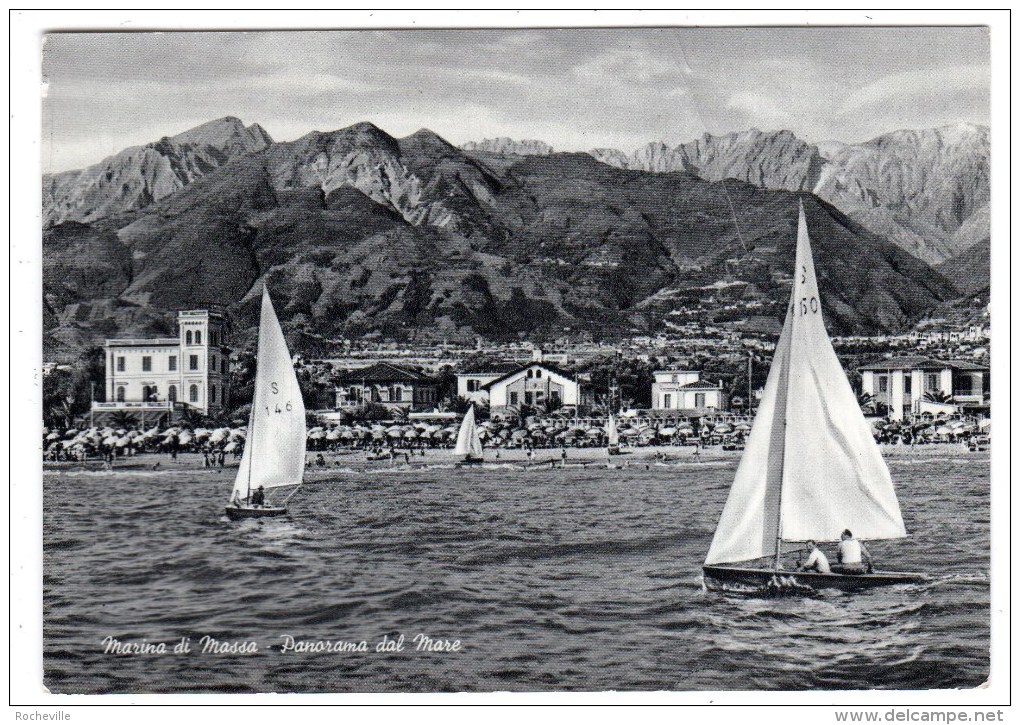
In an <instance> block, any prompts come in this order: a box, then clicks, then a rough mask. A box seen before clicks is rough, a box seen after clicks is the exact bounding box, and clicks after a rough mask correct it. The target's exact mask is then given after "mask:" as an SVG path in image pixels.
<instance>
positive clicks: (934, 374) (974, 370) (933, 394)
mask: <svg viewBox="0 0 1020 725" xmlns="http://www.w3.org/2000/svg"><path fill="white" fill-rule="evenodd" d="M858 370H859V371H860V373H861V389H862V392H864V393H865V394H867V395H870V396H871V399H872V400H873V401H874V402H876V403H882V404H884V405H885V406H886V407H887V408H888V411H889V417H890V418H891V419H892V420H902V419H903V417H904V416H905V415H906V414H917V413H923V412H925V411H926V410H928V411H929V412H935V413H938V412H956V411H963V410H965V409H971V410H973V411H974V412H982V411H986V410H987V408H988V403H987V402H986V397H985V396H986V393H987V392H988V391H989V390H990V382H991V381H990V379H989V369H988V368H987V367H985V366H984V365H977V364H975V363H972V362H968V361H966V360H946V361H943V360H936V359H934V358H930V357H923V356H908V357H894V358H887V359H884V360H877V361H875V362H872V363H868V364H867V365H862V366H861V367H860V368H858Z"/></svg>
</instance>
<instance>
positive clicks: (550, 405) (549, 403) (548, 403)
mask: <svg viewBox="0 0 1020 725" xmlns="http://www.w3.org/2000/svg"><path fill="white" fill-rule="evenodd" d="M562 407H563V401H562V400H560V399H559V398H558V397H557V398H552V397H550V398H546V400H545V401H544V403H543V405H542V411H543V412H544V413H545V414H546V415H550V414H552V413H555V412H556V411H557V410H559V409H560V408H562Z"/></svg>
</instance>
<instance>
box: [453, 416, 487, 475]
mask: <svg viewBox="0 0 1020 725" xmlns="http://www.w3.org/2000/svg"><path fill="white" fill-rule="evenodd" d="M453 452H454V453H455V454H456V455H458V456H461V457H463V459H464V460H463V461H461V463H481V462H482V460H483V453H482V439H481V438H480V437H479V436H478V427H477V426H476V425H475V406H473V405H472V406H470V407H468V412H467V413H466V414H465V415H464V420H463V421H461V424H460V432H459V433H458V434H457V447H456V448H455V449H454V451H453Z"/></svg>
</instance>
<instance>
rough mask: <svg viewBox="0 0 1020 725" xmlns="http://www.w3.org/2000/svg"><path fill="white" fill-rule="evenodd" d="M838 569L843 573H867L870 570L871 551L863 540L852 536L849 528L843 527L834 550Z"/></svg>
mask: <svg viewBox="0 0 1020 725" xmlns="http://www.w3.org/2000/svg"><path fill="white" fill-rule="evenodd" d="M836 560H837V561H838V562H839V571H840V572H841V573H843V574H867V573H870V572H871V553H870V552H869V551H868V548H867V547H866V546H865V545H864V542H863V541H858V540H857V539H855V538H854V535H853V532H851V531H850V529H843V533H842V534H841V535H840V537H839V549H838V550H837V551H836Z"/></svg>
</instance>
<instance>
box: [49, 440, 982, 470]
mask: <svg viewBox="0 0 1020 725" xmlns="http://www.w3.org/2000/svg"><path fill="white" fill-rule="evenodd" d="M880 449H881V451H882V455H883V456H884V457H885V458H887V459H899V458H938V457H945V456H953V457H956V456H968V457H970V456H973V457H987V456H988V455H989V453H988V452H979V453H974V452H971V451H969V450H968V449H967V447H966V446H965V445H964V444H962V443H935V444H927V445H919V446H909V445H882V446H880ZM565 450H566V458H564V457H563V451H564V449H562V448H541V449H537V450H535V451H533V452H532V453H533V455H532V457H531V458H530V459H529V457H528V451H526V450H522V449H519V448H510V449H502V448H501V449H486V451H485V462H484V463H483V464H482V465H483V466H498V465H513V466H515V467H518V466H519V467H521V468H545V469H548V468H560V467H562V466H566V467H567V468H575V469H576V468H589V467H599V468H607V467H608V468H630V467H634V466H652V465H658V466H669V465H674V466H692V465H699V464H704V463H709V462H722V461H733V462H736V461H739V460H740V457H741V455H743V451H724V450H723V449H722V447H721V446H711V447H708V448H695V447H694V446H642V447H637V448H625V449H623V451H622V452H621V453H620V454H619V455H614V456H609V455H607V453H606V450H605V449H604V448H578V447H573V446H568V447H567V448H566V449H565ZM321 453H322V457H323V461H324V463H325V465H318V464H317V463H316V459H317V457H318V455H319V452H318V451H309V452H308V453H307V454H306V461H307V463H308V467H307V471H308V474H309V476H314V474H316V473H328V472H330V471H338V470H340V471H342V470H357V471H371V470H384V469H392V468H399V469H403V470H408V469H411V470H413V469H417V468H434V467H446V466H449V467H453V466H456V464H457V463H458V462H459V457H458V456H456V455H455V454H454V453H453V451H452V450H434V449H428V450H426V451H425V455H424V456H422V455H421V451H414V452H413V453H410V452H408V453H409V455H408V456H405V455H404V451H399V452H398V453H397V454H396V457H395V458H394V459H393V460H389V459H383V460H369V457H370V454H369V452H367V451H363V450H357V451H322V452H321ZM238 462H239V461H236V460H234V459H233V457H232V456H228V457H227V461H226V462H225V464H224V465H223V466H222V467H220V466H210V467H205V466H204V465H203V456H202V454H201V453H179V454H178V455H177V458H176V460H172V459H171V458H170V457H169V456H168V455H167V454H165V453H140V454H137V455H134V456H125V457H121V458H118V459H117V460H116V461H115V462H114V464H113V467H112V471H113V472H114V473H116V472H118V471H156V472H159V471H166V472H171V471H205V472H221V471H222V472H226V471H233V470H234V469H236V468H237V466H238ZM77 470H81V471H103V470H107V464H106V463H104V462H103V461H101V460H95V459H94V460H89V461H85V462H77V461H70V462H68V461H60V462H52V461H44V462H43V472H44V473H45V472H49V471H52V472H57V471H60V472H71V471H77Z"/></svg>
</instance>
